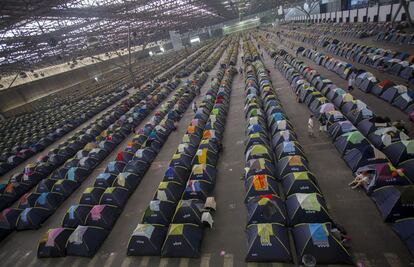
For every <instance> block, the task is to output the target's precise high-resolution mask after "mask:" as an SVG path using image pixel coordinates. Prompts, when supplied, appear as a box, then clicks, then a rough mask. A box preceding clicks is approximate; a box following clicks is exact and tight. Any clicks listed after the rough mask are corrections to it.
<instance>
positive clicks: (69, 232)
mask: <svg viewBox="0 0 414 267" xmlns="http://www.w3.org/2000/svg"><path fill="white" fill-rule="evenodd" d="M206 79H207V74H206V73H202V74H201V76H200V77H198V76H195V77H194V80H195V83H194V85H192V86H193V87H190V86H191V84H190V83H188V84H186V85H185V86H184V87H183V88H180V89H177V90H176V91H175V93H174V95H173V96H172V97H171V98H170V99H169V100H168V101H167V102H166V103H165V104H163V105H162V106H161V107H160V108H159V110H157V112H156V113H155V115H154V116H153V117H152V118H151V119H150V120H149V121H148V122H147V123H146V124H145V125H144V127H143V128H141V129H140V130H139V131H138V132H139V133H138V134H136V135H135V136H134V137H133V138H132V140H131V141H130V142H129V143H128V145H127V147H126V148H125V149H124V150H122V151H119V152H118V153H117V156H116V158H115V159H114V161H111V162H109V163H108V165H107V167H106V168H105V170H104V172H103V173H101V174H99V175H98V176H97V177H96V179H95V183H94V185H93V186H92V187H88V188H86V189H85V190H84V192H83V194H82V195H81V198H80V200H79V203H78V204H75V205H72V206H71V207H70V208H69V209H68V211H67V212H66V214H65V216H64V218H63V222H62V226H61V227H59V228H54V229H49V230H48V231H47V232H46V233H45V235H44V236H43V238H42V240H40V242H39V247H38V257H62V256H66V255H72V256H85V257H92V256H93V255H94V254H95V253H96V251H97V250H98V249H99V247H100V246H101V245H102V243H103V242H104V240H105V238H106V237H107V235H108V234H109V233H110V231H111V230H112V228H113V226H114V225H115V222H116V220H117V219H118V217H119V216H120V214H121V212H122V209H123V208H124V207H125V205H126V203H127V201H128V198H129V196H131V194H132V193H133V192H134V190H135V189H136V187H137V186H138V185H139V183H140V182H141V180H142V178H143V177H144V175H145V173H146V171H147V170H148V169H149V167H150V166H151V163H152V162H153V160H154V159H155V157H156V155H157V154H158V153H159V151H160V150H161V148H162V146H163V144H164V143H165V142H166V141H167V139H168V136H169V135H170V134H171V132H172V131H173V130H174V121H177V120H179V119H180V118H181V115H182V114H183V113H184V112H185V111H186V109H187V108H188V106H189V105H190V103H191V101H192V99H193V98H194V97H195V86H201V85H202V84H203V83H204V82H205V81H206Z"/></svg>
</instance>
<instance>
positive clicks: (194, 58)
mask: <svg viewBox="0 0 414 267" xmlns="http://www.w3.org/2000/svg"><path fill="white" fill-rule="evenodd" d="M226 42H227V41H226V40H223V39H220V40H216V41H213V42H210V43H209V44H208V45H206V46H204V47H203V48H201V49H200V50H199V51H197V53H195V54H193V55H191V56H190V57H188V58H186V60H185V62H184V64H182V65H181V66H180V67H179V68H176V69H175V70H174V75H175V76H176V77H178V78H184V77H188V76H189V75H190V74H191V73H192V72H194V71H195V70H197V69H198V70H199V71H209V67H210V64H207V65H204V63H206V59H207V58H208V57H209V56H210V55H212V54H213V51H214V50H215V49H216V47H217V46H219V45H224V46H225V45H226V44H227V43H226ZM202 64H203V65H202ZM213 66H214V65H213Z"/></svg>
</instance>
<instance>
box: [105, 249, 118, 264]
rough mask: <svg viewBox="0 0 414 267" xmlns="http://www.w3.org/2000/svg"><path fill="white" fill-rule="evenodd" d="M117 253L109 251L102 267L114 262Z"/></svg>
mask: <svg viewBox="0 0 414 267" xmlns="http://www.w3.org/2000/svg"><path fill="white" fill-rule="evenodd" d="M117 255H118V254H117V253H116V252H111V253H109V256H108V258H107V259H106V261H105V264H104V267H111V265H112V263H113V262H114V260H115V259H116V256H117Z"/></svg>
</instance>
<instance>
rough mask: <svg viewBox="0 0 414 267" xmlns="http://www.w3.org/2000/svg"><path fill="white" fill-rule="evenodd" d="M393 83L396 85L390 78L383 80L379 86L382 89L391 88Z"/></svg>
mask: <svg viewBox="0 0 414 267" xmlns="http://www.w3.org/2000/svg"><path fill="white" fill-rule="evenodd" d="M393 85H394V83H393V82H392V81H390V80H383V81H382V82H380V83H378V86H379V87H380V88H381V89H387V88H389V87H391V86H393Z"/></svg>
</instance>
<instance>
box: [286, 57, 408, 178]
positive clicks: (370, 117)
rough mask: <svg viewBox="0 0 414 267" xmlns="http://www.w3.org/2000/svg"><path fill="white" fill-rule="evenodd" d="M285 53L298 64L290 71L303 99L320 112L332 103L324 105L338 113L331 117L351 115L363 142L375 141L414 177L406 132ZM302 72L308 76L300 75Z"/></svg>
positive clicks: (393, 160) (327, 109) (376, 144)
mask: <svg viewBox="0 0 414 267" xmlns="http://www.w3.org/2000/svg"><path fill="white" fill-rule="evenodd" d="M282 53H283V54H284V56H283V57H284V59H286V60H287V61H288V62H289V63H290V64H291V65H292V66H293V67H295V68H296V69H293V68H290V70H289V75H290V76H291V79H292V81H291V82H292V85H293V86H294V88H295V90H296V91H297V93H298V96H299V98H300V100H301V101H303V102H305V103H307V104H309V106H310V107H311V109H312V111H314V112H317V111H318V108H320V107H322V105H323V104H331V105H326V106H323V110H324V112H325V113H326V112H327V111H333V112H332V113H328V114H326V115H336V118H330V117H329V116H328V118H327V119H328V121H334V122H337V121H346V119H348V120H349V122H351V124H352V125H354V126H356V127H357V128H358V131H359V134H360V135H361V136H362V140H361V141H362V142H365V143H372V145H373V146H374V147H376V148H377V149H379V150H381V151H382V152H383V153H385V155H386V156H387V158H388V159H389V161H390V162H391V163H392V164H393V165H394V166H396V167H398V168H402V169H404V173H405V176H404V177H403V178H404V180H407V181H411V182H413V181H414V169H413V167H414V166H413V164H414V151H412V149H411V147H412V146H413V145H414V143H413V141H412V140H411V139H409V137H408V136H407V135H405V134H404V133H403V132H401V131H399V130H398V129H396V128H395V127H389V126H388V125H387V124H383V123H382V122H381V123H380V121H379V120H378V119H377V116H376V115H375V113H374V112H373V111H372V110H371V109H370V108H369V107H368V106H367V105H366V104H365V103H364V102H362V101H360V100H357V99H355V98H354V97H353V96H352V95H351V94H349V93H347V92H346V91H345V90H343V89H341V88H338V87H336V85H335V84H333V83H332V82H331V81H329V80H326V79H325V78H323V77H322V76H320V75H319V74H318V73H317V72H316V70H314V69H312V68H310V67H309V66H307V65H306V64H304V63H303V62H301V61H298V60H297V59H295V58H294V57H292V56H290V55H288V54H286V52H285V51H282ZM301 74H302V75H303V77H304V78H305V79H306V80H305V79H304V78H303V77H301ZM329 102H331V103H329ZM335 107H336V108H338V109H339V110H340V111H342V113H341V112H339V113H338V112H334V110H333V109H332V108H335ZM319 115H320V114H319ZM331 117H332V116H331ZM353 131H355V129H350V131H349V132H353ZM341 134H344V132H341ZM359 134H358V135H359ZM364 137H366V138H367V140H366V141H364ZM342 152H344V151H342ZM358 167H359V166H358ZM353 170H355V168H353ZM406 178H408V179H406Z"/></svg>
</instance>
